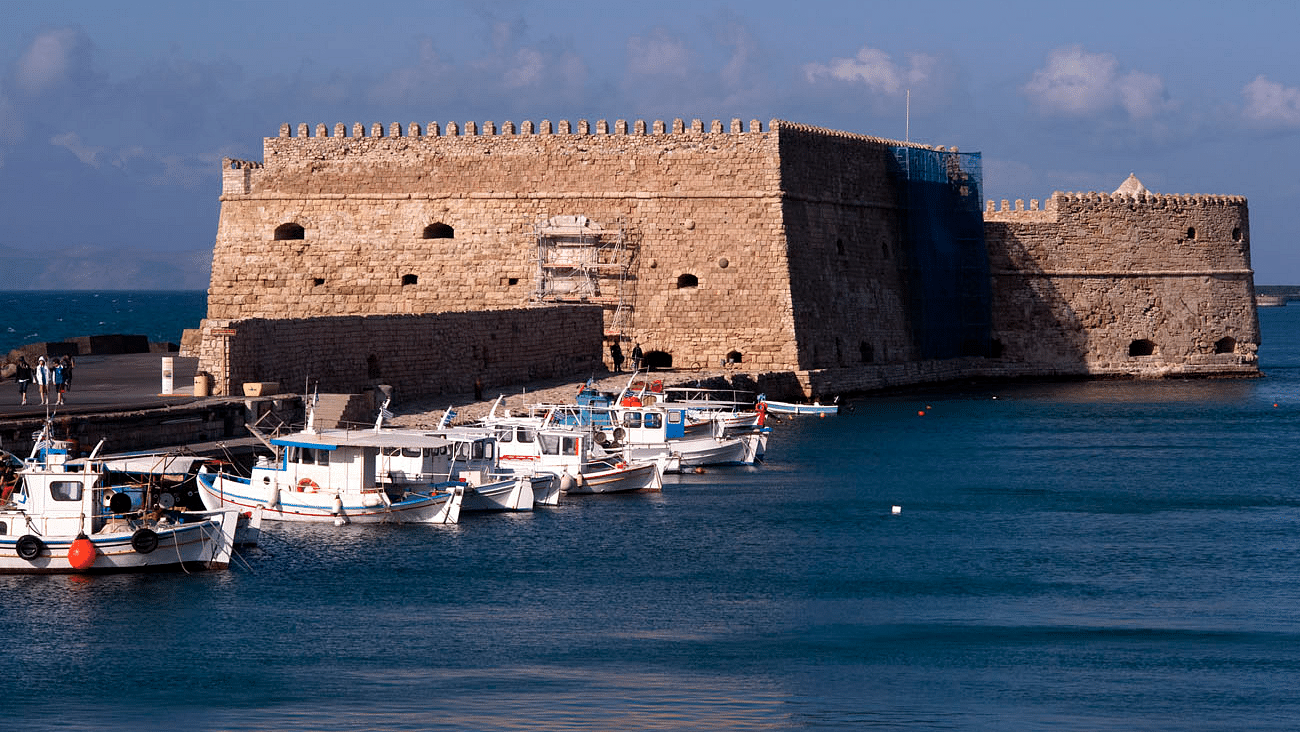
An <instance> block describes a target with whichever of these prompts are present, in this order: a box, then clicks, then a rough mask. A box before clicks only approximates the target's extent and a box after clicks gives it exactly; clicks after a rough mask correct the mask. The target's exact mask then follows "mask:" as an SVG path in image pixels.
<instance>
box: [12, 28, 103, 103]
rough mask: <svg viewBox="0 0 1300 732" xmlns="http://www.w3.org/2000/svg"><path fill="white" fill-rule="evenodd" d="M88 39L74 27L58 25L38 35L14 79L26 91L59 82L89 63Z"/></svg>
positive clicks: (43, 88)
mask: <svg viewBox="0 0 1300 732" xmlns="http://www.w3.org/2000/svg"><path fill="white" fill-rule="evenodd" d="M89 47H90V42H89V39H87V38H86V36H85V34H83V33H81V32H80V31H78V30H75V29H73V28H58V29H55V30H51V31H46V32H45V33H42V34H40V35H39V36H37V37H36V38H35V39H34V40H33V41H32V43H31V45H30V46H28V47H27V50H26V51H25V52H24V53H23V55H22V57H21V58H19V59H18V64H17V66H16V67H15V69H14V80H15V81H16V82H17V84H18V86H19V87H20V88H22V89H24V90H25V91H28V92H32V93H40V92H43V91H47V90H49V89H52V88H54V87H57V86H59V85H60V84H62V83H64V82H65V81H67V80H68V79H70V78H72V77H73V76H75V75H76V74H77V73H78V72H79V71H81V70H82V69H81V68H80V67H82V66H85V65H88V63H89Z"/></svg>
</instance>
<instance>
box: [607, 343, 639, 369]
mask: <svg viewBox="0 0 1300 732" xmlns="http://www.w3.org/2000/svg"><path fill="white" fill-rule="evenodd" d="M609 358H610V360H611V361H613V362H614V373H616V374H621V373H623V349H622V348H620V347H619V345H618V341H614V342H613V343H611V344H609ZM643 358H644V354H642V353H641V344H640V343H637V344H636V345H634V346H633V347H632V370H633V371H640V370H641V361H642V360H643Z"/></svg>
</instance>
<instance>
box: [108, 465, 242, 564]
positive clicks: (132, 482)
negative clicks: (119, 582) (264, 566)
mask: <svg viewBox="0 0 1300 732" xmlns="http://www.w3.org/2000/svg"><path fill="white" fill-rule="evenodd" d="M101 464H102V465H103V467H104V469H105V471H106V472H107V473H108V475H109V476H111V480H112V485H113V486H114V487H115V488H116V489H125V490H128V491H129V492H130V493H131V494H132V496H133V497H134V496H135V495H136V494H141V495H142V494H143V493H144V492H145V490H148V491H149V492H150V494H151V496H152V497H153V500H155V501H157V502H158V503H159V504H162V505H165V506H166V507H167V508H172V507H183V508H187V509H191V510H194V509H203V508H204V504H203V502H202V499H201V498H199V494H198V486H197V480H196V479H197V476H198V472H199V469H200V468H201V467H203V466H208V467H209V468H211V467H213V466H216V465H220V464H221V461H220V460H216V459H213V458H209V457H203V456H200V455H191V454H182V453H180V452H176V451H145V452H131V453H118V454H114V455H105V456H104V457H103V458H102V460H101ZM122 480H126V481H129V482H127V483H126V484H125V485H123V484H122V483H121V481H122ZM137 500H139V499H137ZM261 536H262V509H261V507H260V506H259V507H257V508H254V509H250V510H246V511H241V512H240V514H239V523H238V525H237V526H236V528H235V546H236V547H251V546H257V543H258V541H259V540H260V539H261Z"/></svg>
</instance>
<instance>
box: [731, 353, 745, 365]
mask: <svg viewBox="0 0 1300 732" xmlns="http://www.w3.org/2000/svg"><path fill="white" fill-rule="evenodd" d="M743 360H744V358H743V357H742V356H741V355H740V351H730V352H728V353H727V365H729V366H730V365H731V364H734V363H740V362H741V361H743Z"/></svg>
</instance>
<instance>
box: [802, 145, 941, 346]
mask: <svg viewBox="0 0 1300 732" xmlns="http://www.w3.org/2000/svg"><path fill="white" fill-rule="evenodd" d="M779 134H780V139H781V166H782V167H781V174H782V186H783V188H784V190H785V192H786V196H785V207H784V212H783V218H784V221H785V232H786V240H787V242H788V246H789V261H790V288H791V295H792V298H793V304H794V310H793V316H794V321H795V332H796V333H797V334H798V348H799V363H800V365H801V366H802V367H803V368H804V369H827V368H843V367H848V366H861V365H867V364H873V363H900V362H906V361H911V360H914V359H915V358H916V351H915V347H914V344H913V343H912V339H911V337H910V334H909V332H908V329H907V327H906V323H907V316H906V312H905V307H904V290H903V287H904V286H903V282H902V279H901V277H900V267H901V266H903V261H902V260H903V259H904V258H905V257H904V255H903V253H902V251H901V247H903V246H904V244H903V234H902V229H901V220H900V216H901V214H900V210H899V203H898V200H897V193H896V189H895V186H894V185H893V184H892V183H891V180H890V175H889V164H890V161H891V160H892V153H891V151H890V148H889V147H888V145H890V144H897V143H891V142H890V141H887V140H881V139H879V138H869V137H863V136H858V135H848V134H844V133H838V134H837V133H833V132H831V131H827V130H819V129H815V128H804V127H802V126H796V125H789V124H785V123H783V124H782V125H781V127H780V129H779Z"/></svg>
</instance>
